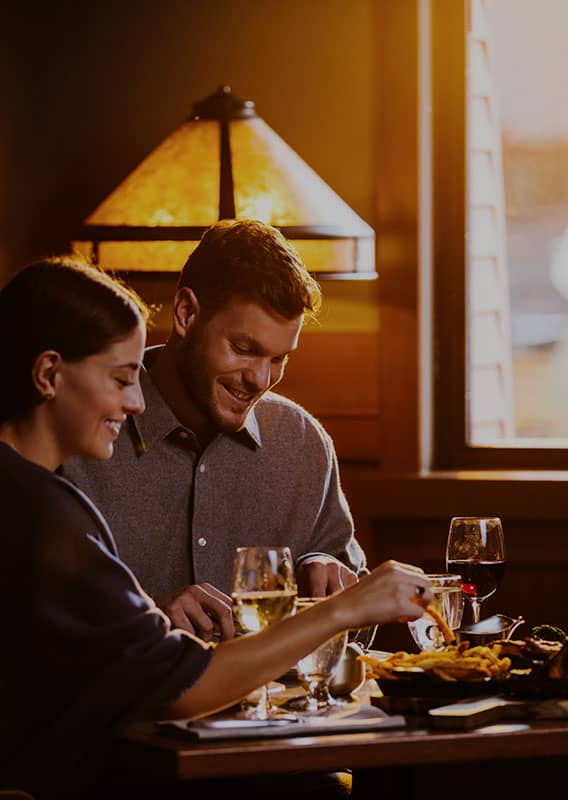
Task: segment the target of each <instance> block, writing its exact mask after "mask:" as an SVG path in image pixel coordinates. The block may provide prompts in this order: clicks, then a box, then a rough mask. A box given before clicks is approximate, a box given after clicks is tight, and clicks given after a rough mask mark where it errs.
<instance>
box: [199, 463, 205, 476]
mask: <svg viewBox="0 0 568 800" xmlns="http://www.w3.org/2000/svg"><path fill="white" fill-rule="evenodd" d="M199 471H200V472H201V473H202V474H203V473H204V472H205V464H200V465H199Z"/></svg>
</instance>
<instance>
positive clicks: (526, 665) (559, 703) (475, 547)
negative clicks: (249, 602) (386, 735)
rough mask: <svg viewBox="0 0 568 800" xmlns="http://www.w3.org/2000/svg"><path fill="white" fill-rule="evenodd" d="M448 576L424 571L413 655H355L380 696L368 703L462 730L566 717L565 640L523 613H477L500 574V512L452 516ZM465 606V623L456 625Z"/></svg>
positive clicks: (413, 630)
mask: <svg viewBox="0 0 568 800" xmlns="http://www.w3.org/2000/svg"><path fill="white" fill-rule="evenodd" d="M446 568H447V572H446V573H440V574H432V575H429V578H430V580H431V584H432V590H433V600H432V603H431V604H430V606H429V607H427V609H426V612H425V614H424V615H423V616H422V617H421V618H420V619H418V620H416V621H414V622H409V623H408V627H409V630H410V633H411V635H412V638H413V640H414V642H415V644H416V646H417V649H418V652H417V653H405V652H400V653H395V654H389V655H386V656H385V657H382V658H377V657H375V656H373V655H372V654H366V655H363V656H362V658H363V660H364V662H365V663H366V667H367V671H368V674H369V675H370V676H371V677H373V678H375V679H376V680H377V683H378V686H379V693H378V694H377V695H375V696H373V697H371V702H372V703H373V704H374V705H376V706H378V707H379V708H381V709H383V710H385V711H386V712H387V713H395V714H403V715H404V716H405V717H406V718H407V721H408V722H409V724H421V725H423V724H426V725H432V726H434V727H448V728H454V729H470V728H472V727H474V726H476V725H483V724H487V721H488V719H491V720H494V721H495V720H515V721H518V720H527V719H547V718H550V719H562V718H568V702H566V700H567V698H568V639H567V637H566V634H565V633H564V631H562V630H561V629H559V628H558V627H555V626H553V625H548V624H542V625H538V626H533V628H531V630H530V631H529V632H528V634H527V635H525V636H523V637H521V638H513V635H514V634H515V632H516V631H517V628H519V627H520V626H522V625H524V624H525V619H524V618H523V617H522V616H517V617H511V616H509V615H507V614H493V615H491V616H489V617H487V618H485V619H482V615H481V609H482V603H483V602H484V601H485V600H486V599H487V598H489V597H490V596H492V595H493V594H494V593H495V592H496V591H497V589H498V587H499V585H500V583H501V581H502V578H503V575H504V572H505V546H504V535H503V526H502V523H501V520H500V519H499V518H498V517H453V518H452V520H451V522H450V528H449V532H448V537H447V543H446ZM468 607H469V610H470V611H471V617H472V620H473V621H472V622H471V623H470V624H463V619H464V610H465V609H466V608H468Z"/></svg>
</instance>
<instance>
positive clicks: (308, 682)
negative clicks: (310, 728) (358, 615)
mask: <svg viewBox="0 0 568 800" xmlns="http://www.w3.org/2000/svg"><path fill="white" fill-rule="evenodd" d="M321 599H322V598H300V599H299V600H298V603H297V610H298V611H302V609H304V608H309V607H310V606H312V605H314V603H317V602H319V601H320V600H321ZM347 641H348V631H343V632H342V633H338V634H336V635H335V636H332V637H331V638H330V639H328V640H327V641H325V642H323V643H322V644H320V645H319V647H316V649H315V650H313V651H312V652H311V653H308V654H307V655H306V656H304V658H301V659H300V660H299V661H298V663H297V664H296V674H297V676H298V680H299V681H300V683H301V685H302V686H303V687H304V689H305V690H306V697H305V698H301V699H300V700H299V701H297V702H296V703H295V704H294V708H297V709H299V710H301V711H305V712H307V713H308V714H325V713H326V712H327V711H329V710H330V709H331V708H333V706H335V705H337V703H338V702H339V701H338V700H336V699H335V698H334V697H332V696H331V694H330V691H329V685H330V683H331V681H332V679H333V676H334V675H335V673H336V672H337V668H338V667H339V664H340V662H341V659H342V658H343V656H344V655H345V650H346V647H347Z"/></svg>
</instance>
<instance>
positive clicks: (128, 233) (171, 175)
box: [73, 86, 376, 278]
mask: <svg viewBox="0 0 568 800" xmlns="http://www.w3.org/2000/svg"><path fill="white" fill-rule="evenodd" d="M234 218H237V219H238V218H253V219H258V220H261V221H263V222H267V223H269V224H271V225H273V226H275V227H276V228H278V229H279V230H280V231H281V232H282V233H283V235H284V236H285V237H286V238H287V239H289V240H290V241H292V242H293V244H294V245H295V246H296V248H297V249H298V251H299V252H300V255H301V256H302V258H303V260H304V262H305V264H306V265H307V267H308V269H309V270H310V271H311V272H312V273H314V274H315V275H316V276H317V277H322V278H375V277H376V272H375V267H374V264H375V237H374V231H373V229H372V228H371V227H370V226H369V225H367V223H366V222H365V221H364V220H362V219H361V217H359V216H358V215H357V214H356V213H355V212H354V211H353V210H352V209H351V208H350V207H349V206H348V205H347V203H345V202H344V201H343V200H342V199H341V198H340V197H339V195H337V194H336V193H335V192H334V191H333V190H332V189H331V188H330V187H329V186H328V185H327V184H326V183H325V181H323V180H322V179H321V178H320V177H319V176H318V175H317V174H316V173H315V172H314V170H313V169H311V167H309V166H308V165H307V164H306V162H305V161H303V160H302V159H301V158H300V157H299V156H298V154H297V153H295V152H294V150H292V148H290V147H289V146H288V145H287V144H286V142H284V141H283V139H281V138H280V137H279V136H278V134H276V133H275V132H274V131H273V130H272V129H271V128H270V127H269V126H268V125H267V124H266V123H265V122H264V121H263V120H262V119H261V118H260V117H258V116H257V114H256V111H255V107H254V103H253V102H252V101H250V100H247V101H243V100H241V99H240V98H238V97H236V96H235V95H233V94H232V92H231V90H230V88H229V87H226V86H225V87H221V88H220V89H218V90H217V92H215V93H214V94H212V95H210V96H209V97H207V98H206V99H205V100H202V101H199V102H197V103H194V105H193V110H192V114H191V116H190V117H189V119H187V120H186V121H185V122H184V123H183V124H182V125H181V126H180V127H179V128H177V129H176V130H175V131H173V133H171V134H170V135H169V136H168V137H167V138H166V139H165V140H164V141H163V142H162V143H161V144H160V145H159V146H158V147H157V148H156V149H155V150H153V151H152V152H151V153H150V154H149V155H148V156H147V157H146V158H145V159H144V160H143V161H142V162H141V163H140V164H139V165H138V166H137V167H136V168H135V169H134V171H133V172H131V173H130V174H129V175H128V176H127V177H126V178H125V179H124V180H123V181H122V183H120V184H119V185H118V186H117V187H116V189H115V190H114V191H113V192H112V193H111V194H110V195H109V196H108V197H107V198H106V199H105V200H103V202H102V203H101V204H100V205H99V206H98V207H97V208H96V209H95V210H94V211H93V213H92V214H91V215H90V216H89V217H88V218H87V219H86V220H85V221H84V223H83V224H82V225H81V227H80V229H79V231H78V232H77V235H76V237H75V241H74V243H73V244H74V247H75V248H76V249H77V250H79V251H81V252H83V253H84V254H85V255H87V256H89V257H90V258H92V259H93V260H94V261H96V262H98V263H99V264H101V266H102V267H104V268H109V269H113V270H117V271H120V272H122V271H126V272H128V271H135V272H144V273H163V272H176V273H177V272H179V270H180V269H181V267H182V266H183V264H184V263H185V260H186V259H187V257H188V255H189V254H190V253H191V252H192V250H193V249H194V248H195V247H196V246H197V244H198V242H199V239H200V238H201V236H202V234H203V233H204V231H205V230H206V229H207V228H208V227H209V226H210V225H212V224H213V223H214V222H216V221H218V220H220V219H234Z"/></svg>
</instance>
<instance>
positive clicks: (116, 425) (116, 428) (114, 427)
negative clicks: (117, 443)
mask: <svg viewBox="0 0 568 800" xmlns="http://www.w3.org/2000/svg"><path fill="white" fill-rule="evenodd" d="M105 425H106V426H107V428H109V430H110V431H111V432H112V433H113V435H114V437H115V438H116V437H117V436H118V434H119V433H120V429H121V427H122V422H117V421H116V420H112V419H107V420H105Z"/></svg>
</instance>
